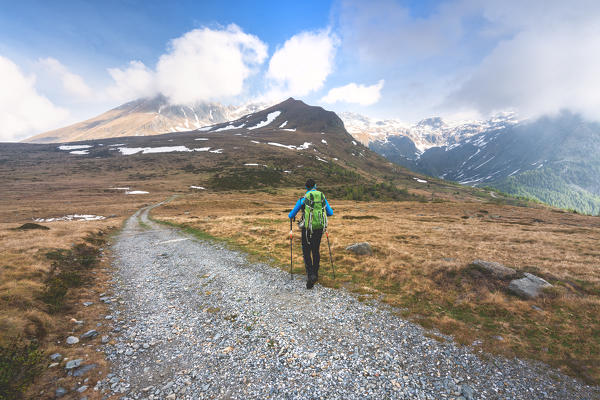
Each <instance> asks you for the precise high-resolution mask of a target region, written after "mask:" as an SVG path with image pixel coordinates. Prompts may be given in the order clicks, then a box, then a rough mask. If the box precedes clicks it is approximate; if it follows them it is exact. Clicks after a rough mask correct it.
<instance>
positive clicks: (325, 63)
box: [267, 30, 339, 97]
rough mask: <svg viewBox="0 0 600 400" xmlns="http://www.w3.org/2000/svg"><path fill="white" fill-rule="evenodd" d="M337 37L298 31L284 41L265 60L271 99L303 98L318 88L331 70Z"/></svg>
mask: <svg viewBox="0 0 600 400" xmlns="http://www.w3.org/2000/svg"><path fill="white" fill-rule="evenodd" d="M338 44H339V40H338V38H337V37H336V36H335V35H333V34H331V32H330V31H329V30H323V31H318V32H302V33H299V34H297V35H294V36H292V37H291V38H290V39H288V40H287V41H286V42H285V43H284V44H283V47H281V48H280V49H278V50H277V51H276V52H275V54H273V56H272V57H271V60H270V61H269V69H268V71H267V78H268V79H269V80H270V81H271V82H272V84H273V86H272V88H271V93H272V95H274V96H278V97H282V96H287V95H290V96H304V95H306V94H308V93H310V92H313V91H315V90H318V89H321V88H322V87H323V84H324V83H325V79H327V77H328V76H329V74H331V72H332V71H333V63H334V58H335V53H336V49H337V47H338Z"/></svg>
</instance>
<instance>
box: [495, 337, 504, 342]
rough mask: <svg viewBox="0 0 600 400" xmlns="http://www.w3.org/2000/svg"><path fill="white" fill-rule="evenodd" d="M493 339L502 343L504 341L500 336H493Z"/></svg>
mask: <svg viewBox="0 0 600 400" xmlns="http://www.w3.org/2000/svg"><path fill="white" fill-rule="evenodd" d="M494 339H496V340H497V341H499V342H503V341H504V338H503V337H502V336H500V335H497V336H494Z"/></svg>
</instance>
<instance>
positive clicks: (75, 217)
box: [34, 214, 106, 222]
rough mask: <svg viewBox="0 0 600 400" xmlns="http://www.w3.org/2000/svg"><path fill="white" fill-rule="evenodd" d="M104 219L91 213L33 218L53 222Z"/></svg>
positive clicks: (37, 220)
mask: <svg viewBox="0 0 600 400" xmlns="http://www.w3.org/2000/svg"><path fill="white" fill-rule="evenodd" d="M103 219H106V217H103V216H102V215H92V214H69V215H65V216H64V217H56V218H35V219H34V221H35V222H55V221H100V220H103Z"/></svg>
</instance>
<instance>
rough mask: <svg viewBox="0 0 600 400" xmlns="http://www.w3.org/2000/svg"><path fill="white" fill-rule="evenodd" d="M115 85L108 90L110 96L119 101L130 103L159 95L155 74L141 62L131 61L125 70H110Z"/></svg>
mask: <svg viewBox="0 0 600 400" xmlns="http://www.w3.org/2000/svg"><path fill="white" fill-rule="evenodd" d="M108 73H109V74H110V76H111V77H112V79H113V81H114V83H113V84H112V85H111V86H109V87H108V89H107V90H106V91H107V93H108V96H109V97H110V98H112V99H114V100H118V101H123V102H124V101H130V100H134V99H137V98H139V97H149V96H154V95H155V94H157V89H156V82H155V81H156V77H155V73H154V72H153V71H151V70H150V69H148V67H146V66H145V65H144V63H143V62H141V61H130V62H129V66H128V67H127V68H125V69H120V68H109V69H108Z"/></svg>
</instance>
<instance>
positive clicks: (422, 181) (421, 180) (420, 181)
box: [413, 177, 427, 183]
mask: <svg viewBox="0 0 600 400" xmlns="http://www.w3.org/2000/svg"><path fill="white" fill-rule="evenodd" d="M413 179H414V180H415V181H417V182H419V183H427V181H426V180H424V179H419V178H415V177H413Z"/></svg>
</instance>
